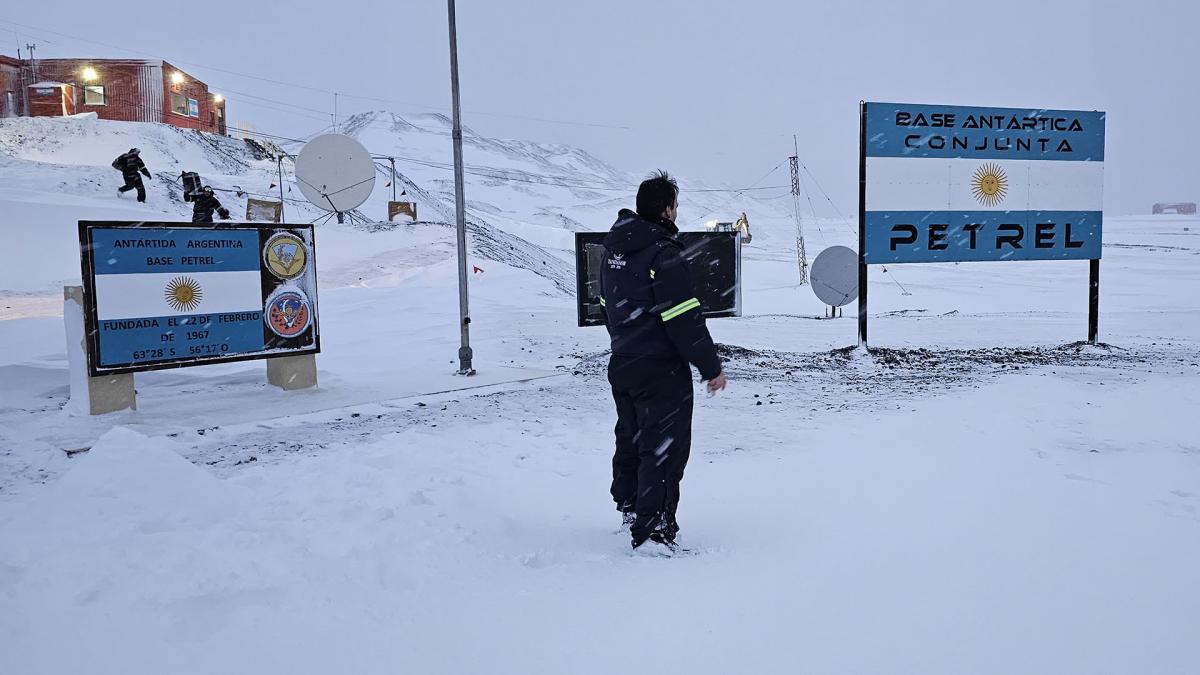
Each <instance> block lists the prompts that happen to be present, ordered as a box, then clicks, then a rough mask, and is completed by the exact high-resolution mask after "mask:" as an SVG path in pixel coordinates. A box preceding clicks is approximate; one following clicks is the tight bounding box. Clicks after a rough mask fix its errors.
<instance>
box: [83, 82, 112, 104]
mask: <svg viewBox="0 0 1200 675" xmlns="http://www.w3.org/2000/svg"><path fill="white" fill-rule="evenodd" d="M83 104H84V105H108V101H106V100H105V96H104V85H102V84H86V85H84V86H83Z"/></svg>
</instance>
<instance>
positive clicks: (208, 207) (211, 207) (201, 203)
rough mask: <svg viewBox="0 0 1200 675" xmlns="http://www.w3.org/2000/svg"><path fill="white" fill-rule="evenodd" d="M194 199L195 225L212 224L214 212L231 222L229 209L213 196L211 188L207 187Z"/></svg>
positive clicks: (193, 215) (193, 220) (193, 213)
mask: <svg viewBox="0 0 1200 675" xmlns="http://www.w3.org/2000/svg"><path fill="white" fill-rule="evenodd" d="M192 199H193V202H192V222H193V223H211V222H212V221H213V211H216V212H217V213H218V214H219V215H220V216H221V219H222V220H229V209H227V208H225V207H224V206H221V202H220V200H218V199H217V198H216V196H215V195H214V194H213V189H212V188H211V187H210V186H208V185H205V186H204V189H202V190H200V192H199V193H198V194H196V195H195V196H194V197H193V198H192Z"/></svg>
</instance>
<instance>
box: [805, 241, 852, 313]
mask: <svg viewBox="0 0 1200 675" xmlns="http://www.w3.org/2000/svg"><path fill="white" fill-rule="evenodd" d="M809 280H810V282H811V283H812V289H813V293H816V294H817V298H818V299H819V300H820V301H821V302H823V303H825V304H826V305H829V306H830V307H841V306H842V305H846V304H849V303H850V301H851V300H853V299H854V298H857V297H858V254H857V253H855V252H854V249H852V248H846V247H845V246H830V247H829V248H827V249H825V250H824V251H821V254H820V255H818V256H817V259H816V260H814V261H813V264H812V270H810V271H809Z"/></svg>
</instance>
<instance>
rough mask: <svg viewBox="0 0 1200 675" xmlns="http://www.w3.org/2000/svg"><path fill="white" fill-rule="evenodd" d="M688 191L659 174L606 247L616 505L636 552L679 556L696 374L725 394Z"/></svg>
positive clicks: (604, 293) (603, 277)
mask: <svg viewBox="0 0 1200 675" xmlns="http://www.w3.org/2000/svg"><path fill="white" fill-rule="evenodd" d="M678 210H679V186H678V185H677V184H676V182H675V181H674V180H673V179H672V178H671V177H670V176H668V175H667V174H666V172H658V173H656V174H654V175H653V176H651V177H650V178H649V179H647V180H646V181H644V182H643V183H642V184H641V186H640V187H639V188H638V193H637V213H634V212H633V211H630V210H628V209H622V210H621V212H620V213H619V214H618V215H617V222H616V223H615V224H614V225H613V226H612V230H611V231H610V232H609V234H608V236H607V237H606V238H605V239H604V248H605V256H604V259H603V261H602V262H601V266H600V290H601V296H600V303H601V305H603V306H604V308H605V312H606V315H607V319H608V320H607V325H608V333H609V337H610V338H611V340H612V357H611V358H610V360H609V363H608V381H609V384H611V385H612V392H613V399H614V401H615V402H616V406H617V426H616V430H615V431H616V439H617V442H616V453H615V455H614V456H613V482H612V496H613V499H614V500H616V502H617V509H618V510H619V511H621V512H622V514H623V519H624V522H625V524H626V525H629V526H630V534H631V535H632V536H633V541H632V543H633V548H634V549H639V548H643V547H646V548H645V549H643V550H646V549H652V550H655V551H658V552H661V553H670V552H673V551H674V550H675V536H676V534H678V532H679V524H678V523H677V521H676V519H675V511H676V508H677V507H678V506H679V483H680V481H681V480H683V470H684V468H685V467H686V466H687V461H688V455H689V454H690V451H691V443H692V398H693V397H692V371H691V366H693V365H694V366H696V368H697V369H699V371H700V376H701V378H702V379H704V380H706V381H707V384H708V391H709V393H716V392H717V391H720V390H721V389H724V388H725V374H724V373H723V372H722V370H721V359H720V358H719V357H718V356H717V350H716V347H715V346H714V345H713V341H712V337H710V336H709V334H708V327H707V326H705V324H704V316H703V315H702V314H701V313H700V301H699V300H698V299H697V298H696V294H695V291H694V290H693V289H692V281H691V277H690V276H689V274H688V269H687V263H686V261H685V260H684V257H683V246H682V245H680V243H679V242H678V241H677V240H676V239H675V238H674V236H675V234H676V233H678V232H679V228H678V227H676V226H675V218H676V215H677V213H678Z"/></svg>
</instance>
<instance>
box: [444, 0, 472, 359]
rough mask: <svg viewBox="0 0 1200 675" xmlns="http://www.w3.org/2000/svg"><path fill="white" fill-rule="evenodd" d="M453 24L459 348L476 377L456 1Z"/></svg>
mask: <svg viewBox="0 0 1200 675" xmlns="http://www.w3.org/2000/svg"><path fill="white" fill-rule="evenodd" d="M446 5H447V11H448V14H449V20H450V92H451V99H452V105H453V107H454V129H453V132H452V134H453V139H454V220H455V226H456V228H457V231H458V318H459V327H460V329H461V332H462V343H461V345H460V346H459V348H458V374H459V375H474V374H475V369H474V368H472V367H471V360H472V358H473V357H474V354H473V352H472V351H471V314H470V312H469V311H468V308H467V203H466V196H465V195H464V194H463V183H464V182H465V180H464V178H463V151H462V118H461V117H460V116H459V107H458V29H457V26H456V23H455V18H454V0H446Z"/></svg>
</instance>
